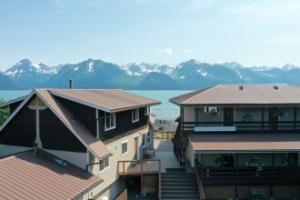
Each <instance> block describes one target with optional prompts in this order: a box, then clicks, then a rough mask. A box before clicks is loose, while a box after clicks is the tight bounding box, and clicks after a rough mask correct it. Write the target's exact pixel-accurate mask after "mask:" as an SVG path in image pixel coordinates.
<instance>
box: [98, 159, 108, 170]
mask: <svg viewBox="0 0 300 200" xmlns="http://www.w3.org/2000/svg"><path fill="white" fill-rule="evenodd" d="M108 167H109V157H107V158H104V159H103V160H100V171H103V170H104V169H106V168H108Z"/></svg>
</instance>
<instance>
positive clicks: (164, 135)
mask: <svg viewBox="0 0 300 200" xmlns="http://www.w3.org/2000/svg"><path fill="white" fill-rule="evenodd" d="M174 137H175V131H173V132H172V131H157V132H154V134H153V138H154V139H162V140H172V139H173V138H174Z"/></svg>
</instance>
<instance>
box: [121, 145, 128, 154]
mask: <svg viewBox="0 0 300 200" xmlns="http://www.w3.org/2000/svg"><path fill="white" fill-rule="evenodd" d="M127 151H128V149H127V142H123V143H122V154H124V153H127Z"/></svg>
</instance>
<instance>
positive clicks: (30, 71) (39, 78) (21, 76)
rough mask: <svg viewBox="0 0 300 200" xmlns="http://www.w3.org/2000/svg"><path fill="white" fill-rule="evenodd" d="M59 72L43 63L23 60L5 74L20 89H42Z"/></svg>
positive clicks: (56, 68)
mask: <svg viewBox="0 0 300 200" xmlns="http://www.w3.org/2000/svg"><path fill="white" fill-rule="evenodd" d="M58 70H59V68H58V67H49V66H47V65H45V64H43V63H39V64H33V63H32V62H31V61H30V60H28V59H23V60H20V61H19V62H18V63H16V64H15V65H14V66H12V67H11V68H9V69H7V70H6V71H4V73H3V74H4V75H6V76H8V77H9V78H11V79H12V80H14V81H15V82H16V83H17V84H18V85H19V86H20V88H31V87H41V86H42V85H43V84H44V83H45V82H46V81H47V80H48V79H50V77H52V76H53V75H55V74H56V73H57V72H58Z"/></svg>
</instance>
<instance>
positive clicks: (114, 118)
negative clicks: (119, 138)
mask: <svg viewBox="0 0 300 200" xmlns="http://www.w3.org/2000/svg"><path fill="white" fill-rule="evenodd" d="M107 114H109V115H110V116H113V120H114V125H113V126H111V127H109V128H107V127H106V119H107V116H106V115H107ZM110 116H109V118H110ZM116 118H117V115H116V113H107V112H105V113H104V130H105V131H109V130H112V129H115V128H116V123H117V122H116Z"/></svg>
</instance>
